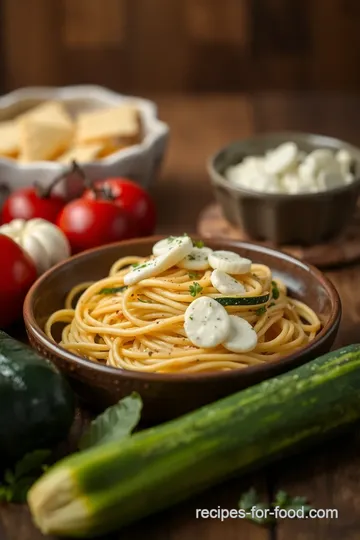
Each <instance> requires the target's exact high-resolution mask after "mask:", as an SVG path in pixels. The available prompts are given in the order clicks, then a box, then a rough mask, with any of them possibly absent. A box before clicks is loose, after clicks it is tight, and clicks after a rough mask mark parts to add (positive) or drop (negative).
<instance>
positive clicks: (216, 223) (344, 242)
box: [197, 203, 360, 268]
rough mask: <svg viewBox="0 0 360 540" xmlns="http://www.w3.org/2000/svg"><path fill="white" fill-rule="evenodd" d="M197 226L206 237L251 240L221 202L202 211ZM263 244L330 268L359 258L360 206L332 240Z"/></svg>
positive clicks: (321, 266)
mask: <svg viewBox="0 0 360 540" xmlns="http://www.w3.org/2000/svg"><path fill="white" fill-rule="evenodd" d="M197 230H198V232H199V234H200V235H201V236H203V237H204V238H232V239H235V240H243V241H245V242H251V240H252V239H251V238H250V237H249V236H247V234H246V233H245V231H244V230H243V229H241V228H239V227H236V226H234V225H231V224H230V223H229V222H228V221H227V220H226V218H225V217H224V215H223V213H222V210H221V207H220V205H218V204H216V203H212V204H210V205H209V206H207V207H206V208H205V209H204V210H203V211H202V212H201V214H200V216H199V219H198V223H197ZM258 243H259V244H261V245H264V246H268V247H271V248H275V249H276V248H277V249H281V251H284V252H286V253H289V255H292V256H293V257H297V258H298V259H301V260H303V261H306V262H308V263H309V264H313V265H315V266H318V267H319V268H329V267H331V266H339V265H344V264H348V263H351V262H354V261H358V260H359V259H360V209H359V211H358V213H357V214H356V216H354V220H353V222H352V223H351V224H350V225H349V226H348V227H347V228H346V230H345V231H344V232H343V233H342V234H341V235H339V236H337V237H336V238H334V239H333V240H332V241H329V242H326V243H323V244H317V245H316V244H315V245H313V246H297V245H293V246H282V245H280V246H276V245H274V244H272V243H271V242H258Z"/></svg>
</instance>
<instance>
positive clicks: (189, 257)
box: [186, 253, 196, 261]
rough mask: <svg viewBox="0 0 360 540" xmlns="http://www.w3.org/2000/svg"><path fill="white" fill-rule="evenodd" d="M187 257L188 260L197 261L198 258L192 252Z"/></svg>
mask: <svg viewBox="0 0 360 540" xmlns="http://www.w3.org/2000/svg"><path fill="white" fill-rule="evenodd" d="M186 258H187V260H188V261H195V259H196V257H195V255H193V254H192V253H190V254H189V255H188V256H187V257H186Z"/></svg>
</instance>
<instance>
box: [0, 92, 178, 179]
mask: <svg viewBox="0 0 360 540" xmlns="http://www.w3.org/2000/svg"><path fill="white" fill-rule="evenodd" d="M29 99H39V100H43V101H51V100H59V101H60V102H61V103H65V105H66V104H67V103H68V102H69V101H76V100H81V99H82V100H87V99H93V100H96V101H98V102H101V101H102V103H103V104H104V106H105V107H110V106H116V105H120V104H123V103H132V104H135V105H136V106H137V107H138V110H139V112H140V115H141V117H142V119H143V120H145V122H146V124H147V126H148V131H147V133H146V134H145V135H144V137H143V138H142V140H141V141H140V142H138V143H136V144H133V145H131V146H128V147H126V148H120V149H119V150H116V151H115V152H113V153H112V154H110V155H108V156H105V157H102V158H99V159H96V160H93V161H86V162H82V163H81V165H82V166H83V167H88V168H91V167H93V168H95V167H99V166H101V167H102V166H104V167H107V166H111V165H114V164H116V163H118V161H119V160H120V159H121V160H124V161H125V160H127V159H130V158H133V157H136V156H138V155H139V154H144V153H146V152H149V151H151V150H152V149H153V147H154V146H155V144H156V143H157V142H158V141H159V140H160V139H162V138H166V137H168V136H169V132H170V127H169V126H168V124H167V123H166V122H163V121H162V120H160V118H159V117H158V107H157V105H156V102H155V101H151V100H150V99H147V98H144V97H140V96H137V95H130V94H122V93H118V92H115V91H113V90H110V89H109V88H107V87H106V86H100V85H96V84H76V85H68V86H46V85H44V86H25V87H22V88H19V89H17V90H13V91H12V92H9V93H8V94H5V95H3V96H0V111H4V110H6V109H8V108H10V107H11V106H14V105H15V104H16V103H21V102H22V101H27V100H29ZM105 103H106V105H105ZM100 108H101V107H99V109H100ZM0 164H1V165H6V166H7V167H9V168H12V169H14V170H18V171H19V172H23V171H25V172H26V171H30V170H31V171H37V170H46V171H49V172H52V171H54V173H56V172H59V171H60V172H61V171H66V167H68V166H69V164H68V163H62V162H59V161H50V160H40V161H33V162H30V163H21V162H19V161H17V160H16V159H13V158H9V157H5V156H1V157H0Z"/></svg>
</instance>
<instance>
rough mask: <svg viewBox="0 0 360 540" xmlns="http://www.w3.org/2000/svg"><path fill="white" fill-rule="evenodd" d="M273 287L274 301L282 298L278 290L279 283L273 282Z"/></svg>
mask: <svg viewBox="0 0 360 540" xmlns="http://www.w3.org/2000/svg"><path fill="white" fill-rule="evenodd" d="M271 286H272V297H273V299H274V300H277V299H278V298H279V296H280V291H279V289H278V286H277V283H276V282H275V281H272V282H271Z"/></svg>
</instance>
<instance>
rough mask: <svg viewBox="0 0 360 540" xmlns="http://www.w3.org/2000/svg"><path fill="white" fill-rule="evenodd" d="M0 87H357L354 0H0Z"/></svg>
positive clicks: (359, 11)
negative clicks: (1, 84) (85, 84)
mask: <svg viewBox="0 0 360 540" xmlns="http://www.w3.org/2000/svg"><path fill="white" fill-rule="evenodd" d="M0 9H1V10H2V11H3V16H2V17H1V18H0V34H3V39H2V51H3V54H2V56H3V59H2V61H3V65H2V66H1V65H0V82H1V78H3V80H4V88H5V89H6V90H9V89H13V88H15V87H17V86H25V85H29V84H34V85H35V84H37V85H41V84H53V85H58V84H75V83H78V82H94V83H97V84H102V85H108V86H111V87H112V88H113V89H116V90H122V91H127V92H132V93H135V94H141V93H143V94H146V93H148V92H170V91H171V92H203V91H213V92H214V91H231V92H239V91H244V90H253V91H254V90H279V89H280V90H281V89H282V90H283V89H291V90H297V89H311V90H313V89H319V90H324V89H326V90H327V89H341V90H343V91H345V90H347V91H357V90H359V89H360V70H359V68H358V66H359V61H360V35H359V32H358V27H359V23H360V8H359V2H357V0H291V1H289V0H221V1H219V0H171V1H169V0H51V1H49V0H0Z"/></svg>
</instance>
